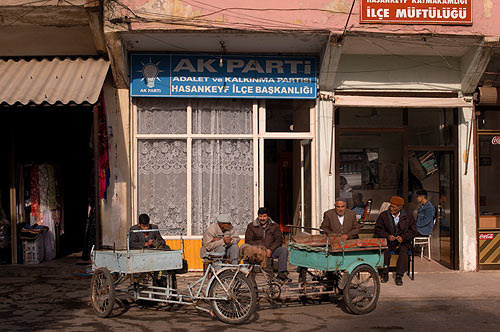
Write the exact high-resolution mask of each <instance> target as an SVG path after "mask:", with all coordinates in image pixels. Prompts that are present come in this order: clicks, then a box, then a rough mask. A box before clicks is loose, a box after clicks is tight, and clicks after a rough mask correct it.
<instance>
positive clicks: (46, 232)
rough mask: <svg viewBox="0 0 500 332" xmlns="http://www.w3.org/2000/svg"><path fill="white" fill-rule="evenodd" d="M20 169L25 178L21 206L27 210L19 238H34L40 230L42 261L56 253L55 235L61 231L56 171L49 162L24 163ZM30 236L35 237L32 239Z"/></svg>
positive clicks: (59, 195)
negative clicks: (41, 236)
mask: <svg viewBox="0 0 500 332" xmlns="http://www.w3.org/2000/svg"><path fill="white" fill-rule="evenodd" d="M23 170H24V172H25V174H26V176H27V177H29V181H24V182H23V185H24V186H28V185H29V188H24V190H23V191H24V193H25V196H24V204H23V205H24V206H25V208H26V209H27V210H28V211H31V213H30V214H29V217H28V216H25V218H26V219H28V220H25V221H26V226H24V228H23V229H22V231H21V234H20V236H21V239H25V240H30V239H31V240H34V239H36V237H37V236H40V235H41V234H42V233H43V246H44V251H43V252H44V255H43V259H44V260H52V259H54V258H55V256H56V251H57V248H56V237H57V236H58V235H62V234H64V225H63V221H62V218H61V210H62V203H61V200H62V199H61V198H62V197H61V194H60V190H59V185H58V184H59V181H58V180H57V172H56V170H55V169H54V166H53V165H51V164H31V165H25V167H23ZM41 230H43V231H41ZM33 236H34V237H35V238H33Z"/></svg>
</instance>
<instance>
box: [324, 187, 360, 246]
mask: <svg viewBox="0 0 500 332" xmlns="http://www.w3.org/2000/svg"><path fill="white" fill-rule="evenodd" d="M346 206H347V202H346V199H345V198H340V197H339V198H337V199H335V209H331V210H328V211H326V212H325V214H324V215H323V222H322V223H321V226H319V228H320V229H321V230H322V232H325V233H327V234H329V235H330V234H331V235H333V234H335V235H340V236H341V240H342V241H345V240H347V239H357V238H358V234H359V230H360V228H361V227H360V225H359V223H358V220H357V218H356V214H355V212H354V211H352V210H346Z"/></svg>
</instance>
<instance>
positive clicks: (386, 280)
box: [380, 273, 389, 283]
mask: <svg viewBox="0 0 500 332" xmlns="http://www.w3.org/2000/svg"><path fill="white" fill-rule="evenodd" d="M388 281H389V274H388V273H383V274H382V275H381V278H380V282H382V283H386V282H388Z"/></svg>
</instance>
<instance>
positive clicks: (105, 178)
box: [96, 93, 111, 199]
mask: <svg viewBox="0 0 500 332" xmlns="http://www.w3.org/2000/svg"><path fill="white" fill-rule="evenodd" d="M99 100H100V105H97V106H96V107H97V112H98V120H97V127H98V128H97V130H98V131H97V139H98V146H99V198H100V199H106V198H107V190H108V187H109V178H110V175H111V174H110V170H109V149H108V127H107V121H106V106H105V104H104V96H103V94H102V93H101V96H100V98H99Z"/></svg>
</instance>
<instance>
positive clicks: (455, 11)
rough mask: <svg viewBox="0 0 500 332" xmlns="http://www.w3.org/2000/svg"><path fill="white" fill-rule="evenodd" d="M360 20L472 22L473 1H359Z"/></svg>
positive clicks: (466, 23) (438, 22) (448, 23)
mask: <svg viewBox="0 0 500 332" xmlns="http://www.w3.org/2000/svg"><path fill="white" fill-rule="evenodd" d="M360 23H390V24H446V25H472V0H361V15H360Z"/></svg>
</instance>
